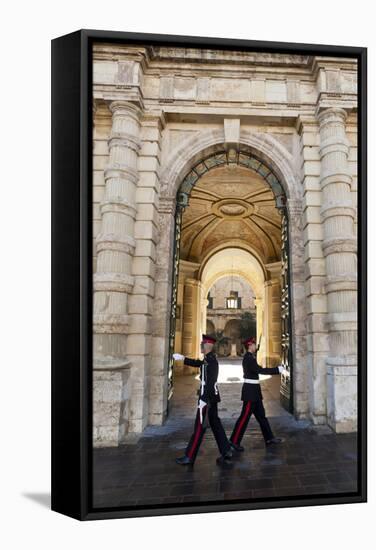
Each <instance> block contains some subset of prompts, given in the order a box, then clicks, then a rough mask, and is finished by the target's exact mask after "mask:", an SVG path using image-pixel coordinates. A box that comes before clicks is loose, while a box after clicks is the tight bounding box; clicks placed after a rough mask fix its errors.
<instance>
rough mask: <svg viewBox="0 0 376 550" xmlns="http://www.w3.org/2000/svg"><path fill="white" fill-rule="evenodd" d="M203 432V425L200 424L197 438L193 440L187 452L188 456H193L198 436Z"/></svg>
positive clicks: (196, 434)
mask: <svg viewBox="0 0 376 550" xmlns="http://www.w3.org/2000/svg"><path fill="white" fill-rule="evenodd" d="M202 412H204V411H202ZM198 414H200V413H198ZM201 432H202V425H201V424H199V426H198V429H197V430H196V433H195V438H194V440H193V443H192V447H191V448H190V450H189V451H188V453H187V456H188V457H189V458H192V455H193V452H194V450H195V448H196V446H197V443H198V438H199V437H200V434H201Z"/></svg>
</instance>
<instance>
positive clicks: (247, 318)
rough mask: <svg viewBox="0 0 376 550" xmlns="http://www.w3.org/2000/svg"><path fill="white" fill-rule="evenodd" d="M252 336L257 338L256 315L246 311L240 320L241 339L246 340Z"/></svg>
mask: <svg viewBox="0 0 376 550" xmlns="http://www.w3.org/2000/svg"><path fill="white" fill-rule="evenodd" d="M250 336H254V337H255V338H256V314H255V313H253V312H251V311H244V312H243V313H242V316H241V319H240V337H241V339H242V340H244V339H245V338H248V337H250Z"/></svg>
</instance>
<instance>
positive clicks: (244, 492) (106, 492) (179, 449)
mask: <svg viewBox="0 0 376 550" xmlns="http://www.w3.org/2000/svg"><path fill="white" fill-rule="evenodd" d="M239 379H241V365H240V362H239V360H238V361H232V362H231V361H227V363H224V362H221V364H220V378H219V389H220V394H221V403H220V404H219V415H220V417H221V419H222V421H223V424H224V427H225V430H226V432H227V434H228V435H229V434H230V433H231V430H232V428H233V425H234V421H235V420H236V418H237V416H238V414H239V411H240V407H241V402H240V400H239V397H240V391H241V383H240V382H239ZM197 385H198V381H197V380H195V377H194V376H180V377H177V378H176V380H175V393H174V398H173V400H172V405H171V410H170V414H169V417H168V420H167V421H166V423H165V425H164V426H160V427H148V428H146V430H145V431H144V432H143V434H142V436H141V437H140V438H139V439H138V441H136V440H131V441H130V442H129V444H126V445H124V446H122V447H120V448H107V449H96V450H95V451H94V480H93V486H94V495H93V503H94V506H95V507H112V506H127V505H147V504H150V505H151V504H173V503H184V502H186V503H190V502H202V501H217V500H226V499H228V500H234V499H247V500H249V499H252V498H265V497H275V496H292V495H297V496H298V495H315V494H316V495H317V494H324V493H343V492H354V491H356V490H357V462H356V457H357V442H356V436H355V435H354V434H341V435H336V434H334V433H333V432H332V431H331V430H330V429H329V428H327V427H313V426H311V425H310V424H309V422H307V421H296V420H295V419H294V418H293V417H292V416H291V415H290V414H289V413H287V412H286V411H285V410H284V409H283V408H282V407H281V406H280V405H279V377H278V376H273V377H270V378H269V379H264V380H263V382H262V388H263V395H264V405H265V409H266V412H267V415H268V417H269V420H270V424H271V426H272V428H273V430H274V432H275V434H276V435H280V436H282V437H283V438H284V443H283V444H281V445H278V446H274V447H271V448H268V449H266V448H265V445H264V443H263V439H262V436H261V432H260V430H259V428H258V425H257V423H256V421H255V419H254V418H253V417H252V418H251V420H250V423H249V427H248V429H247V432H246V435H245V436H244V438H243V441H242V444H243V445H244V446H245V452H244V453H240V454H238V455H236V457H235V458H234V459H233V461H232V462H233V464H232V467H231V468H229V469H227V468H226V469H224V468H221V467H219V466H218V465H217V464H216V461H215V459H216V457H217V456H218V454H219V453H218V449H217V446H216V443H215V440H214V437H213V434H212V432H211V431H210V428H208V430H207V432H206V434H205V437H204V440H203V443H202V445H201V448H200V451H199V454H198V457H197V460H196V463H195V465H194V467H193V468H192V467H182V466H179V465H178V464H176V463H175V461H174V460H175V457H176V456H181V455H182V454H183V452H184V449H185V446H186V444H187V441H188V439H189V437H190V435H191V431H192V427H193V418H194V414H195V406H196V395H195V389H196V387H197Z"/></svg>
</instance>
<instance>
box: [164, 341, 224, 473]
mask: <svg viewBox="0 0 376 550" xmlns="http://www.w3.org/2000/svg"><path fill="white" fill-rule="evenodd" d="M215 342H216V339H215V338H213V337H211V336H207V335H206V334H203V335H202V345H203V348H204V359H203V360H201V359H189V358H188V357H185V356H184V355H181V354H180V353H174V354H173V358H174V359H184V364H185V365H189V366H192V367H199V368H200V380H201V385H200V390H199V398H198V404H197V413H196V419H195V424H194V430H193V434H192V436H191V438H190V440H189V443H188V445H187V447H186V449H185V454H184V456H182V457H180V458H177V459H176V462H177V463H178V464H193V463H194V461H195V459H196V456H197V453H198V450H199V448H200V445H201V442H202V439H203V437H204V433H205V431H206V420H207V419H208V420H209V424H210V427H211V429H212V431H213V434H214V437H215V440H216V442H217V445H218V448H219V451H220V453H221V456H220V457H219V458H217V463H218V464H223V465H225V464H229V462H227V461H229V460H230V459H231V457H232V451H231V446H230V442H229V440H228V439H227V436H226V433H225V431H224V429H223V426H222V422H221V420H220V418H219V417H218V403H219V401H220V400H221V398H220V395H219V391H218V386H217V379H218V361H217V357H216V355H215V353H214V352H213V351H212V350H213V345H214V343H215Z"/></svg>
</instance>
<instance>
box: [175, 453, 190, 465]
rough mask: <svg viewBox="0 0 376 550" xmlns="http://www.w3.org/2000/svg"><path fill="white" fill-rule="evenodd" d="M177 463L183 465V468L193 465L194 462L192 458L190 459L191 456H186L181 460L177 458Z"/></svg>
mask: <svg viewBox="0 0 376 550" xmlns="http://www.w3.org/2000/svg"><path fill="white" fill-rule="evenodd" d="M175 462H176V463H177V464H182V465H183V466H185V465H187V464H193V462H194V461H193V460H192V459H191V458H189V456H187V455H184V456H181V457H180V458H175Z"/></svg>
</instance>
